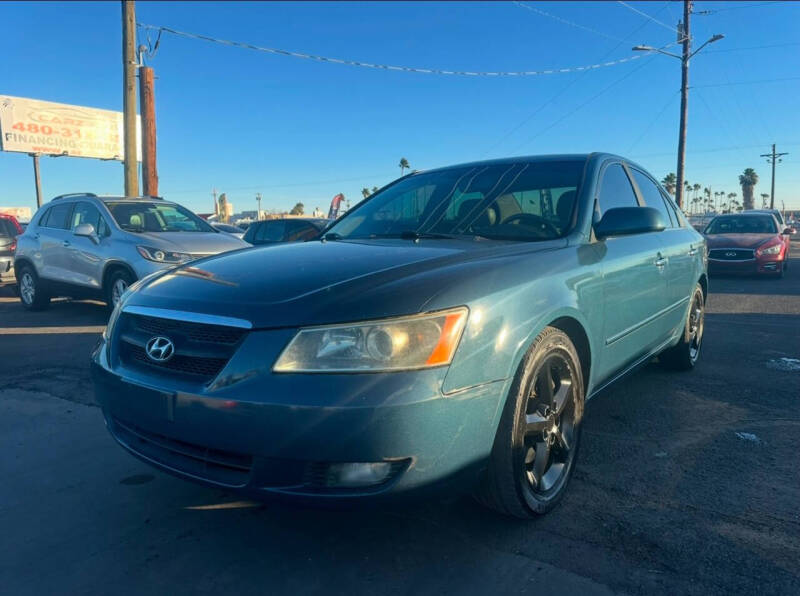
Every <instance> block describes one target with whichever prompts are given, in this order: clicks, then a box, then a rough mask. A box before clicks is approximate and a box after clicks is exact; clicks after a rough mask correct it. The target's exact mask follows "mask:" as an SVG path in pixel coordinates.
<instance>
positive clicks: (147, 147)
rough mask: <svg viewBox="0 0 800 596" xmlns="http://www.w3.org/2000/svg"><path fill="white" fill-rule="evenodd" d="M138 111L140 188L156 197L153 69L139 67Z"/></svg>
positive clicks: (146, 193)
mask: <svg viewBox="0 0 800 596" xmlns="http://www.w3.org/2000/svg"><path fill="white" fill-rule="evenodd" d="M139 111H140V113H141V114H142V187H143V194H145V195H147V196H149V197H157V196H158V170H157V168H156V104H155V95H154V89H153V69H152V68H150V67H149V66H140V67H139Z"/></svg>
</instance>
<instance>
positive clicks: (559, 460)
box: [477, 327, 584, 519]
mask: <svg viewBox="0 0 800 596" xmlns="http://www.w3.org/2000/svg"><path fill="white" fill-rule="evenodd" d="M583 403H584V387H583V373H582V370H581V366H580V359H579V358H578V353H577V351H576V350H575V346H574V345H573V344H572V341H571V340H570V339H569V337H568V336H567V334H566V333H564V332H563V331H561V330H560V329H556V328H554V327H547V328H546V329H545V330H544V331H542V333H541V334H540V335H539V336H538V337H537V338H536V340H535V341H534V342H533V345H532V346H531V348H530V349H529V350H528V353H527V354H526V355H525V358H524V359H523V360H522V363H521V364H520V367H519V370H518V371H517V375H516V377H515V378H514V383H513V385H512V386H511V392H510V393H509V396H508V400H507V402H506V405H505V409H504V411H503V415H502V418H501V420H500V426H499V428H498V430H497V436H496V437H495V442H494V447H493V449H492V455H491V458H490V462H489V468H488V470H487V472H486V476H485V478H484V483H483V486H481V487H480V492H479V493H478V495H477V496H478V500H480V501H481V502H483V503H484V504H485V505H488V506H490V507H492V508H493V509H496V510H497V511H499V512H501V513H504V514H506V515H513V516H515V517H520V518H523V519H527V518H531V517H534V516H535V515H540V514H543V513H547V512H548V511H550V510H551V509H552V508H553V507H555V506H556V505H557V504H558V502H559V501H560V500H561V498H562V497H563V496H564V492H565V490H566V488H567V484H568V483H569V479H570V477H571V476H572V472H573V470H574V468H575V460H576V456H577V454H578V444H579V440H580V429H581V420H582V418H583Z"/></svg>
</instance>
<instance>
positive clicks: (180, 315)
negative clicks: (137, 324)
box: [122, 305, 253, 329]
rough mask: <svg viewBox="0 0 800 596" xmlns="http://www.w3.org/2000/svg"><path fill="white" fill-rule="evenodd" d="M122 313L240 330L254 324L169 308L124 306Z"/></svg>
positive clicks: (231, 318)
mask: <svg viewBox="0 0 800 596" xmlns="http://www.w3.org/2000/svg"><path fill="white" fill-rule="evenodd" d="M122 312H124V313H129V314H132V315H142V316H145V317H156V318H159V319H172V320H174V321H184V322H186V323H202V324H205V325H221V326H223V327H238V328H239V329H252V328H253V324H252V323H251V322H250V321H246V320H244V319H237V318H234V317H223V316H219V315H208V314H204V313H199V312H189V311H185V310H171V309H168V308H154V307H151V306H136V305H130V306H124V307H122Z"/></svg>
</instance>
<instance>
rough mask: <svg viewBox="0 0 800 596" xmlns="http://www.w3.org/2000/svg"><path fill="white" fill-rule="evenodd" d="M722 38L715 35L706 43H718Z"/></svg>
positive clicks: (719, 34) (720, 34)
mask: <svg viewBox="0 0 800 596" xmlns="http://www.w3.org/2000/svg"><path fill="white" fill-rule="evenodd" d="M724 37H725V36H724V35H722V33H717V34H716V35H715V36H714V37H712V38H711V39H709V40H708V43H714V42H715V41H719V40H720V39H723V38H724Z"/></svg>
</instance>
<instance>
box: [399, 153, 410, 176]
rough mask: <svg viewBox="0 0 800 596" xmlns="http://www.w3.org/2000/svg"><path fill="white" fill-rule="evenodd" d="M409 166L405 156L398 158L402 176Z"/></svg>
mask: <svg viewBox="0 0 800 596" xmlns="http://www.w3.org/2000/svg"><path fill="white" fill-rule="evenodd" d="M410 169H411V166H410V165H408V160H407V159H406V158H405V157H401V158H400V175H401V176H402V175H403V173H404V172H405V171H406V170H410Z"/></svg>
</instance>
